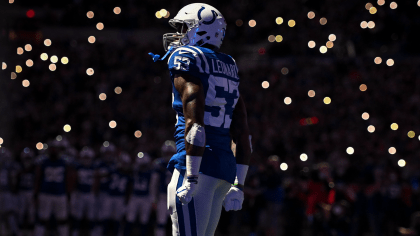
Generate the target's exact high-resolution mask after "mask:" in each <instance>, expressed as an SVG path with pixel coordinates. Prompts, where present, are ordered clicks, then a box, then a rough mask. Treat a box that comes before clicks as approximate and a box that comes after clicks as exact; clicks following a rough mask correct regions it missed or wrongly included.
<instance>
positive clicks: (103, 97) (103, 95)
mask: <svg viewBox="0 0 420 236" xmlns="http://www.w3.org/2000/svg"><path fill="white" fill-rule="evenodd" d="M99 99H100V100H101V101H105V100H106V94H105V93H101V94H99Z"/></svg>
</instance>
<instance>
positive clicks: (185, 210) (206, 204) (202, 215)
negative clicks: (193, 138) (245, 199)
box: [168, 169, 231, 236]
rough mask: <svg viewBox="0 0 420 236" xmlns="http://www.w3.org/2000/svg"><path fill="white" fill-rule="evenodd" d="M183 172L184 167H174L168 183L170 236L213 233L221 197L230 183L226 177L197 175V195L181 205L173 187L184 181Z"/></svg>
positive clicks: (204, 235)
mask: <svg viewBox="0 0 420 236" xmlns="http://www.w3.org/2000/svg"><path fill="white" fill-rule="evenodd" d="M184 173H185V170H184V171H183V170H178V169H175V170H174V173H173V175H172V179H171V182H170V183H169V185H168V209H169V211H170V213H171V220H172V235H174V236H213V235H214V233H215V231H216V227H217V224H218V223H219V219H220V214H221V212H222V203H223V199H224V198H225V195H226V193H227V192H228V191H229V189H230V186H231V184H230V183H228V182H226V181H225V180H221V179H217V178H214V177H211V176H208V175H204V174H200V175H199V177H198V189H197V192H196V195H195V196H194V197H193V200H192V201H191V202H190V203H189V204H187V205H182V204H181V203H180V201H179V199H178V197H177V196H176V190H177V188H179V187H180V186H181V185H182V183H183V182H184V181H186V178H184V176H183V175H184ZM194 216H195V217H194Z"/></svg>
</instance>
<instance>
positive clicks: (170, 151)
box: [150, 140, 176, 236]
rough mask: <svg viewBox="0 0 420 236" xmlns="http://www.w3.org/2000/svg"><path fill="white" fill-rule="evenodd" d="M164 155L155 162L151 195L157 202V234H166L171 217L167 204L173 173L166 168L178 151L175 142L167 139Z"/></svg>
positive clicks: (163, 235) (161, 235)
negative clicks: (168, 189)
mask: <svg viewBox="0 0 420 236" xmlns="http://www.w3.org/2000/svg"><path fill="white" fill-rule="evenodd" d="M161 152H162V154H161V155H162V157H160V158H157V159H156V160H154V162H153V174H152V180H151V184H150V185H151V187H152V188H151V195H152V199H153V202H154V203H155V204H156V223H157V225H156V226H157V227H156V229H155V236H165V235H166V234H165V226H166V222H167V221H168V218H169V212H168V208H167V206H166V204H167V194H166V193H167V186H168V184H169V182H170V181H171V177H172V174H171V172H169V171H168V170H167V169H166V166H167V165H168V162H169V159H170V158H171V156H172V155H174V154H175V153H176V146H175V142H174V141H171V140H166V141H165V143H164V144H163V145H162V148H161Z"/></svg>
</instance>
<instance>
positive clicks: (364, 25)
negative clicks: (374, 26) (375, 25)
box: [360, 21, 368, 29]
mask: <svg viewBox="0 0 420 236" xmlns="http://www.w3.org/2000/svg"><path fill="white" fill-rule="evenodd" d="M367 27H368V23H367V22H366V21H362V22H361V23H360V28H362V29H366V28H367Z"/></svg>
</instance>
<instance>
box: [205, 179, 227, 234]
mask: <svg viewBox="0 0 420 236" xmlns="http://www.w3.org/2000/svg"><path fill="white" fill-rule="evenodd" d="M230 186H231V184H230V183H228V182H226V181H224V180H219V186H218V187H217V189H216V191H215V192H214V196H213V204H212V206H211V212H210V219H209V223H208V225H207V229H206V233H205V234H204V236H213V235H214V233H215V232H216V228H217V224H218V223H219V219H220V214H221V213H222V204H223V199H225V196H226V194H227V192H228V191H229V189H230Z"/></svg>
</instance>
